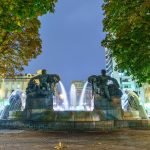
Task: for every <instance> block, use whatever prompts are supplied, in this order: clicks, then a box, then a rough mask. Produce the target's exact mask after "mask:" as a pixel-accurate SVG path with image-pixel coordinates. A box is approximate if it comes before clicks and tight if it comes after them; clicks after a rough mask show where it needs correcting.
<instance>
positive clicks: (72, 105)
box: [70, 84, 77, 110]
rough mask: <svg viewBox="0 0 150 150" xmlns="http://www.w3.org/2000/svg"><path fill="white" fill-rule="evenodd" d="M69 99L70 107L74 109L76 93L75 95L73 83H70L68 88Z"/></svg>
mask: <svg viewBox="0 0 150 150" xmlns="http://www.w3.org/2000/svg"><path fill="white" fill-rule="evenodd" d="M70 101H71V109H73V110H75V109H76V105H77V104H76V102H77V95H76V87H75V85H74V84H72V85H71V89H70Z"/></svg>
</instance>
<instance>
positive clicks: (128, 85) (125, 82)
mask: <svg viewBox="0 0 150 150" xmlns="http://www.w3.org/2000/svg"><path fill="white" fill-rule="evenodd" d="M105 60H106V72H107V75H109V76H111V77H113V78H115V79H117V81H118V83H119V84H120V88H121V89H122V90H126V89H128V90H132V91H136V92H137V93H138V94H139V95H140V94H141V88H140V87H139V86H138V84H137V83H136V81H134V80H132V77H131V76H128V75H127V74H126V72H118V71H116V70H115V66H116V62H115V60H114V59H113V58H112V55H111V52H110V51H109V50H108V49H105Z"/></svg>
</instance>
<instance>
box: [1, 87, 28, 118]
mask: <svg viewBox="0 0 150 150" xmlns="http://www.w3.org/2000/svg"><path fill="white" fill-rule="evenodd" d="M25 100H26V98H25V94H24V93H23V92H22V91H21V90H19V89H17V90H15V91H13V92H12V93H11V95H10V97H9V99H8V102H7V103H6V102H5V104H4V106H3V109H2V111H1V115H0V118H1V119H8V118H9V119H11V118H12V117H13V115H14V113H16V112H17V111H21V110H23V109H24V106H25Z"/></svg>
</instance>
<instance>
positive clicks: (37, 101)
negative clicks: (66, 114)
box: [26, 70, 60, 109]
mask: <svg viewBox="0 0 150 150" xmlns="http://www.w3.org/2000/svg"><path fill="white" fill-rule="evenodd" d="M59 81H60V77H59V76H58V75H56V74H47V73H46V70H42V71H41V74H38V75H37V76H34V77H33V78H31V79H30V81H29V83H28V87H27V89H26V95H27V99H26V109H29V108H30V109H39V108H50V107H51V108H52V107H53V96H54V94H55V87H56V84H57V83H58V82H59Z"/></svg>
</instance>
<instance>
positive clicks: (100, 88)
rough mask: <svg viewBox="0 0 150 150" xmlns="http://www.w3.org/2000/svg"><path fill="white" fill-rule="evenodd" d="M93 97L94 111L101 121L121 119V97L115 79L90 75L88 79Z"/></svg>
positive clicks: (104, 74) (102, 73) (102, 74)
mask: <svg viewBox="0 0 150 150" xmlns="http://www.w3.org/2000/svg"><path fill="white" fill-rule="evenodd" d="M88 82H89V83H90V84H91V86H92V93H93V95H94V110H96V111H99V113H100V114H101V119H102V120H114V119H118V120H120V119H122V111H121V110H122V109H121V96H122V92H121V90H120V89H119V84H118V82H117V80H116V79H114V78H112V77H110V76H108V75H106V70H101V75H99V76H96V75H92V76H90V77H89V78H88Z"/></svg>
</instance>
